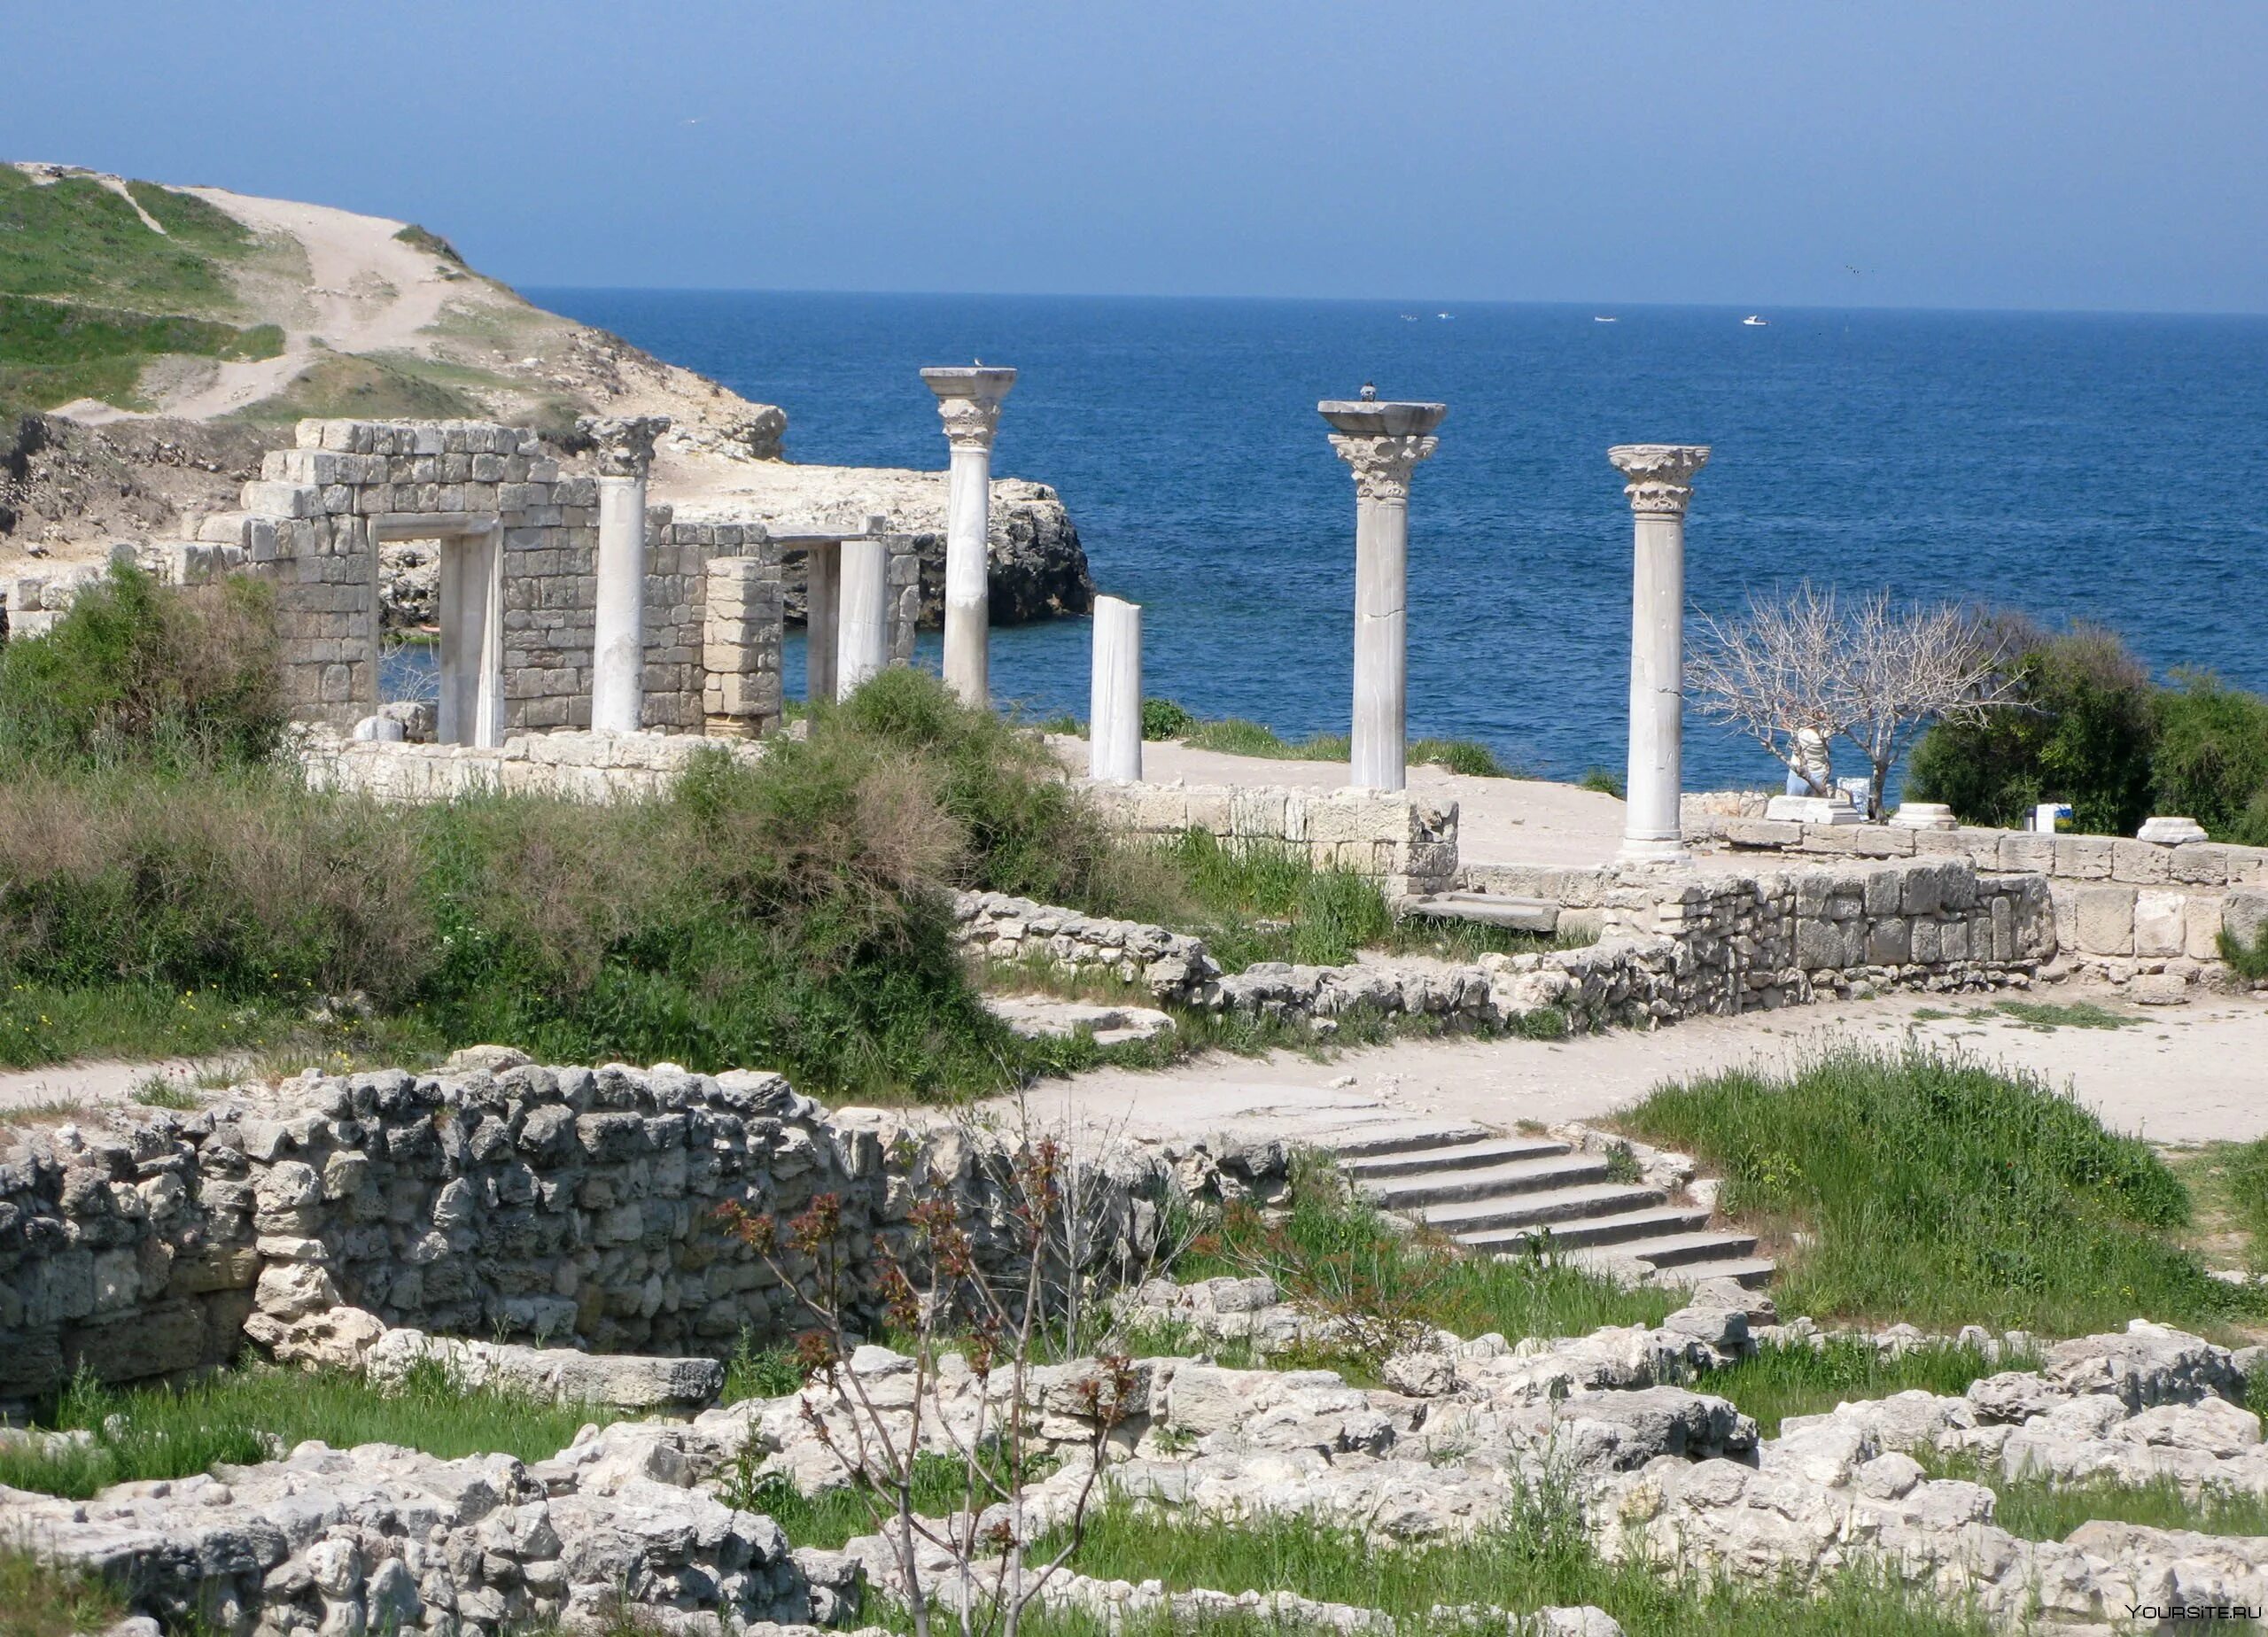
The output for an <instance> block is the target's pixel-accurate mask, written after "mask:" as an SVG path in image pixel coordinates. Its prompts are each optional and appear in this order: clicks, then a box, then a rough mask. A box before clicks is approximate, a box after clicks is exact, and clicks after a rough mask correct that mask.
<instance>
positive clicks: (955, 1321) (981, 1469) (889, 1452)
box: [718, 1139, 1137, 1637]
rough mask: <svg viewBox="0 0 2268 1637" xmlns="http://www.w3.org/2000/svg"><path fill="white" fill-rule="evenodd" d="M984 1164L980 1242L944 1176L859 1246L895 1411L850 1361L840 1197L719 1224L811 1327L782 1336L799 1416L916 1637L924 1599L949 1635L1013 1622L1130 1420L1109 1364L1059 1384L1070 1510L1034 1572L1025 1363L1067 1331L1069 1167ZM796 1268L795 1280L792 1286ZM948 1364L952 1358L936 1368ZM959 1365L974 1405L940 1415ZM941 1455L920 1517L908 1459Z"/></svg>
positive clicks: (1126, 1389) (913, 1462) (1033, 1386)
mask: <svg viewBox="0 0 2268 1637" xmlns="http://www.w3.org/2000/svg"><path fill="white" fill-rule="evenodd" d="M987 1158H989V1159H990V1160H991V1161H992V1162H993V1163H994V1164H995V1165H996V1166H997V1167H998V1170H997V1173H996V1176H995V1181H996V1182H997V1183H998V1185H999V1188H1000V1193H1001V1199H1000V1201H999V1208H998V1213H997V1220H996V1222H994V1223H992V1224H990V1226H991V1227H994V1228H997V1229H998V1230H1002V1231H1000V1232H999V1233H998V1237H996V1238H995V1240H994V1242H993V1243H992V1244H991V1245H990V1246H987V1247H980V1244H979V1237H978V1236H979V1233H980V1232H983V1231H985V1230H986V1227H987V1224H985V1223H983V1222H981V1221H973V1220H972V1219H971V1217H970V1214H969V1212H968V1210H967V1205H966V1203H965V1201H964V1199H962V1197H961V1195H960V1193H959V1191H958V1190H957V1189H956V1188H955V1187H954V1185H953V1181H952V1178H951V1177H950V1176H949V1175H944V1174H943V1173H939V1174H936V1175H930V1176H928V1177H927V1178H920V1177H913V1178H909V1181H910V1182H911V1183H913V1187H914V1190H915V1194H916V1198H915V1199H914V1201H913V1205H912V1207H911V1209H910V1211H909V1213H908V1220H909V1222H910V1224H911V1227H912V1230H913V1232H912V1237H911V1243H910V1245H908V1246H907V1248H906V1251H905V1253H899V1252H898V1251H897V1250H896V1249H894V1248H893V1247H892V1246H891V1245H890V1243H889V1238H888V1237H887V1236H883V1235H879V1234H877V1235H875V1236H874V1241H873V1252H872V1254H873V1256H874V1268H873V1270H872V1272H871V1273H870V1274H869V1275H868V1277H869V1278H870V1279H871V1280H872V1282H873V1284H874V1286H875V1287H877V1289H876V1293H877V1294H879V1296H880V1297H881V1299H882V1306H883V1309H884V1316H885V1318H886V1319H887V1322H888V1323H889V1327H890V1329H891V1330H892V1331H894V1332H896V1333H897V1336H898V1337H901V1338H904V1339H903V1340H902V1341H901V1342H900V1344H899V1345H900V1346H904V1347H905V1349H906V1350H907V1351H908V1353H909V1354H911V1363H912V1376H913V1382H912V1387H913V1391H912V1396H911V1399H910V1400H907V1401H904V1402H901V1401H900V1399H899V1396H898V1394H897V1393H894V1392H892V1393H882V1394H878V1393H877V1392H876V1390H875V1387H874V1385H873V1384H872V1383H870V1382H869V1380H868V1379H867V1378H866V1377H865V1376H863V1375H862V1374H861V1373H860V1372H859V1371H858V1369H855V1368H854V1367H853V1361H852V1354H854V1353H855V1352H856V1350H857V1347H858V1337H857V1335H856V1334H855V1333H854V1331H853V1328H852V1327H853V1321H852V1318H851V1312H852V1309H853V1308H854V1307H856V1306H858V1299H859V1292H858V1288H857V1287H858V1283H859V1281H858V1279H857V1278H855V1277H854V1275H853V1269H852V1262H851V1256H850V1244H851V1241H852V1239H853V1237H854V1236H853V1235H852V1234H851V1233H850V1231H849V1230H847V1227H846V1224H845V1222H844V1220H843V1202H842V1200H841V1199H840V1198H839V1197H838V1196H836V1195H834V1194H822V1195H820V1196H819V1197H818V1198H817V1199H814V1200H813V1201H812V1205H811V1207H810V1208H809V1209H808V1210H806V1211H804V1213H802V1214H800V1215H798V1216H796V1217H795V1218H793V1219H792V1220H791V1221H789V1222H788V1223H787V1224H786V1232H785V1233H784V1234H783V1233H781V1231H780V1228H779V1226H778V1225H777V1224H776V1223H775V1222H774V1220H773V1218H771V1217H769V1216H765V1215H759V1214H756V1213H754V1212H751V1211H748V1210H746V1209H744V1208H742V1207H741V1206H738V1205H737V1204H734V1203H731V1202H727V1203H726V1205H725V1206H723V1207H722V1208H721V1209H720V1211H719V1213H718V1214H719V1215H720V1216H721V1217H722V1218H723V1219H724V1223H725V1226H726V1230H727V1231H728V1232H730V1233H731V1234H732V1235H733V1237H735V1238H737V1239H739V1240H740V1241H741V1242H742V1244H744V1245H747V1246H748V1247H749V1248H750V1250H753V1251H754V1252H755V1253H757V1255H758V1256H759V1257H761V1258H762V1259H763V1261H765V1264H766V1265H767V1266H768V1267H770V1268H771V1269H772V1271H773V1274H774V1276H777V1277H778V1278H779V1279H780V1280H781V1283H782V1284H784V1285H785V1286H786V1287H787V1288H788V1290H789V1291H791V1292H795V1295H796V1299H797V1300H798V1301H799V1302H800V1303H801V1305H802V1306H803V1307H804V1311H805V1313H806V1315H808V1316H809V1318H810V1319H811V1320H812V1323H813V1328H812V1330H810V1331H806V1332H805V1333H804V1335H803V1336H801V1337H800V1338H798V1341H797V1355H798V1362H799V1363H800V1365H801V1366H802V1368H803V1369H804V1371H805V1372H806V1385H805V1387H804V1404H803V1418H804V1424H805V1425H807V1426H808V1427H810V1428H811V1430H812V1433H813V1435H814V1436H815V1437H816V1438H817V1439H819V1443H820V1444H821V1445H822V1446H823V1447H825V1448H826V1449H827V1452H828V1453H829V1454H830V1455H832V1456H833V1457H834V1458H835V1462H836V1463H837V1464H838V1465H839V1466H840V1468H841V1469H842V1470H843V1476H844V1477H845V1478H846V1479H847V1480H848V1481H849V1483H850V1488H851V1489H852V1491H853V1492H854V1493H856V1494H858V1496H859V1497H860V1499H861V1500H862V1501H864V1502H865V1503H866V1509H867V1512H868V1516H869V1517H870V1518H871V1520H872V1521H873V1523H874V1527H875V1529H876V1531H877V1532H879V1533H880V1534H881V1535H882V1538H883V1540H885V1541H886V1542H887V1543H888V1547H889V1553H890V1556H891V1560H892V1564H893V1567H894V1569H895V1571H896V1572H897V1576H898V1579H899V1585H900V1590H901V1591H902V1594H903V1595H904V1597H905V1605H906V1611H907V1613H908V1615H909V1616H910V1618H911V1619H912V1622H913V1631H914V1634H915V1637H930V1633H931V1629H932V1625H931V1618H932V1609H931V1604H932V1602H933V1601H936V1602H946V1603H948V1604H950V1605H951V1606H952V1607H953V1608H954V1610H956V1612H957V1613H958V1616H959V1630H960V1633H961V1637H1016V1633H1017V1632H1018V1630H1019V1628H1020V1626H1021V1623H1022V1620H1023V1617H1024V1615H1025V1614H1026V1612H1027V1611H1028V1610H1029V1609H1030V1608H1031V1606H1032V1604H1033V1603H1034V1602H1035V1601H1037V1599H1038V1598H1039V1596H1040V1595H1041V1594H1042V1592H1043V1591H1044V1590H1045V1587H1046V1586H1047V1584H1048V1582H1049V1581H1050V1580H1051V1579H1052V1578H1053V1577H1054V1576H1056V1575H1057V1574H1058V1573H1060V1572H1061V1571H1063V1570H1064V1566H1065V1564H1066V1563H1068V1561H1069V1559H1070V1557H1071V1555H1072V1554H1073V1553H1074V1552H1075V1551H1076V1550H1077V1548H1078V1546H1079V1542H1080V1540H1081V1539H1082V1538H1083V1535H1084V1529H1085V1525H1086V1520H1087V1516H1088V1512H1089V1509H1090V1505H1091V1501H1092V1500H1093V1498H1094V1495H1095V1493H1096V1486H1097V1485H1098V1483H1099V1479H1100V1477H1101V1473H1102V1469H1103V1466H1104V1464H1105V1459H1106V1455H1107V1448H1108V1446H1109V1444H1110V1440H1111V1437H1112V1434H1113V1433H1114V1432H1115V1431H1117V1429H1118V1428H1119V1427H1120V1426H1121V1425H1122V1424H1123V1423H1124V1422H1125V1420H1126V1418H1127V1416H1128V1415H1129V1414H1130V1411H1131V1408H1132V1404H1133V1401H1134V1398H1135V1393H1136V1388H1137V1378H1136V1376H1135V1373H1134V1370H1133V1369H1132V1367H1131V1364H1130V1362H1129V1361H1128V1360H1127V1359H1126V1357H1125V1356H1124V1355H1123V1354H1103V1355H1101V1356H1099V1357H1098V1358H1096V1359H1095V1360H1094V1361H1093V1362H1092V1363H1091V1367H1090V1368H1088V1369H1086V1370H1084V1372H1082V1373H1081V1374H1079V1375H1078V1377H1076V1379H1075V1380H1074V1381H1072V1382H1071V1383H1069V1384H1068V1408H1072V1409H1073V1410H1074V1412H1075V1413H1076V1416H1077V1417H1078V1418H1079V1419H1080V1420H1081V1421H1083V1422H1084V1424H1085V1426H1086V1428H1087V1433H1086V1437H1085V1438H1084V1445H1085V1447H1084V1451H1083V1453H1084V1455H1085V1457H1086V1462H1087V1465H1086V1470H1085V1471H1084V1475H1083V1477H1082V1480H1081V1482H1080V1484H1079V1486H1078V1488H1077V1490H1076V1493H1075V1494H1074V1495H1073V1496H1072V1497H1071V1500H1070V1503H1069V1509H1068V1519H1067V1520H1065V1525H1066V1526H1065V1534H1066V1538H1065V1540H1063V1543H1062V1544H1061V1546H1060V1548H1058V1549H1057V1550H1055V1551H1053V1552H1052V1553H1050V1554H1047V1555H1045V1557H1044V1558H1042V1559H1040V1560H1039V1561H1031V1560H1029V1559H1028V1557H1027V1556H1026V1553H1027V1548H1028V1545H1029V1537H1030V1533H1031V1532H1030V1530H1029V1527H1028V1525H1027V1518H1026V1511H1025V1494H1024V1492H1025V1489H1026V1486H1027V1485H1028V1483H1029V1481H1030V1479H1031V1478H1032V1477H1033V1476H1034V1467H1035V1465H1036V1464H1037V1456H1038V1452H1037V1450H1036V1449H1034V1448H1033V1447H1032V1445H1033V1443H1034V1441H1035V1440H1034V1434H1035V1432H1036V1431H1037V1424H1038V1421H1039V1415H1040V1408H1041V1405H1040V1400H1041V1396H1042V1393H1041V1386H1040V1384H1039V1383H1038V1382H1037V1381H1036V1380H1035V1379H1034V1370H1035V1369H1036V1368H1037V1355H1038V1354H1039V1353H1040V1351H1041V1349H1042V1348H1043V1347H1044V1346H1046V1345H1047V1341H1046V1337H1047V1332H1048V1331H1050V1329H1051V1328H1052V1326H1053V1325H1054V1324H1056V1323H1076V1315H1072V1314H1071V1313H1069V1312H1068V1311H1067V1310H1066V1308H1065V1307H1064V1305H1063V1301H1062V1296H1063V1292H1064V1290H1065V1288H1066V1286H1067V1285H1068V1287H1070V1288H1072V1289H1076V1285H1077V1283H1078V1278H1077V1276H1078V1268H1077V1265H1076V1260H1073V1259H1075V1258H1076V1256H1077V1254H1078V1253H1079V1252H1080V1250H1081V1248H1082V1245H1083V1240H1082V1238H1081V1237H1080V1230H1079V1229H1078V1228H1077V1226H1076V1224H1075V1222H1074V1220H1073V1219H1074V1217H1075V1215H1076V1210H1075V1208H1074V1206H1075V1201H1074V1200H1073V1199H1067V1193H1068V1192H1070V1191H1073V1190H1074V1189H1076V1186H1077V1184H1076V1183H1075V1182H1074V1181H1073V1180H1072V1179H1073V1178H1074V1177H1075V1176H1076V1172H1077V1170H1078V1168H1077V1166H1076V1164H1075V1163H1074V1162H1073V1161H1072V1160H1070V1159H1069V1157H1068V1154H1067V1152H1066V1150H1065V1149H1064V1147H1063V1146H1062V1145H1061V1144H1058V1143H1056V1142H1054V1141H1052V1140H1050V1139H1041V1140H1037V1141H1027V1142H1025V1143H1023V1144H1021V1145H1020V1146H1018V1147H1016V1148H1014V1150H1011V1151H1008V1152H1005V1153H1003V1152H998V1151H995V1152H994V1153H993V1154H991V1155H990V1156H987ZM982 1162H983V1161H980V1163H982ZM799 1273H800V1274H804V1275H805V1277H804V1279H802V1280H800V1281H799V1279H798V1277H797V1275H798V1274H799ZM1067 1276H1068V1277H1067ZM1051 1298H1052V1300H1051ZM951 1354H958V1355H959V1358H958V1362H957V1363H955V1364H951V1365H949V1364H948V1362H947V1360H948V1356H949V1355H951ZM964 1371H965V1374H966V1376H967V1377H973V1378H974V1380H975V1393H974V1394H973V1398H974V1402H973V1404H969V1405H967V1406H966V1407H965V1408H964V1411H963V1413H962V1414H961V1415H960V1416H948V1415H947V1414H946V1413H945V1402H944V1398H943V1397H942V1396H941V1393H940V1388H941V1385H942V1384H943V1383H944V1380H945V1379H946V1378H947V1377H951V1376H953V1375H955V1374H959V1373H962V1372H964ZM885 1400H887V1401H885ZM941 1459H942V1460H943V1461H944V1462H947V1463H949V1465H950V1468H951V1484H950V1487H951V1491H952V1492H953V1493H955V1494H956V1497H957V1499H958V1501H959V1505H958V1506H957V1507H956V1508H955V1509H954V1510H953V1511H952V1513H951V1516H949V1517H944V1518H932V1517H924V1516H922V1515H921V1513H920V1511H918V1510H917V1509H916V1506H915V1500H914V1493H915V1486H916V1483H917V1478H919V1476H920V1468H921V1466H922V1464H923V1463H924V1462H936V1461H939V1460H941ZM925 1548H926V1549H925ZM933 1555H939V1556H943V1557H944V1560H945V1561H946V1562H947V1563H949V1564H950V1565H951V1566H950V1569H949V1570H947V1571H945V1572H944V1574H943V1575H942V1577H941V1579H942V1580H943V1584H931V1583H925V1575H924V1571H923V1565H924V1563H925V1560H932V1558H933ZM941 1594H942V1595H941Z"/></svg>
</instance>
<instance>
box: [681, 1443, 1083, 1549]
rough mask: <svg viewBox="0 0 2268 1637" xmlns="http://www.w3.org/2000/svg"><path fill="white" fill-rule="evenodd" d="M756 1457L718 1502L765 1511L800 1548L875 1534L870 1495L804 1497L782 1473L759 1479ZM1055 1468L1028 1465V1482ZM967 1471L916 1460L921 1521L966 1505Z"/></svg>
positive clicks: (949, 1463) (994, 1459) (733, 1475)
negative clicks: (923, 1518)
mask: <svg viewBox="0 0 2268 1637" xmlns="http://www.w3.org/2000/svg"><path fill="white" fill-rule="evenodd" d="M1007 1465H1008V1463H1007V1462H1006V1459H1005V1458H1001V1457H999V1456H998V1455H994V1456H991V1457H989V1458H988V1460H987V1466H988V1468H989V1470H990V1473H991V1475H992V1476H993V1477H994V1478H1003V1477H1004V1476H1005V1474H1006V1470H1007ZM755 1466H756V1461H755V1457H754V1455H753V1454H752V1452H751V1453H750V1455H743V1457H742V1462H741V1463H740V1464H739V1465H738V1466H737V1467H736V1468H735V1469H734V1470H728V1471H726V1473H725V1474H724V1476H723V1478H721V1479H720V1480H719V1481H718V1486H717V1494H718V1500H720V1501H723V1502H724V1503H725V1504H726V1506H729V1507H731V1508H733V1509H734V1510H735V1511H741V1512H761V1513H763V1514H765V1516H766V1517H770V1518H771V1519H772V1521H773V1523H775V1524H777V1525H780V1527H781V1529H782V1530H784V1531H786V1532H787V1536H788V1540H789V1541H791V1542H792V1543H793V1544H795V1545H796V1546H804V1547H817V1548H822V1549H824V1550H827V1551H835V1550H838V1549H840V1548H841V1547H842V1545H843V1542H844V1541H846V1540H850V1538H851V1537H852V1536H853V1535H863V1534H872V1533H874V1529H875V1515H874V1506H875V1504H876V1503H877V1498H876V1497H874V1494H873V1493H872V1492H871V1491H861V1490H859V1489H858V1488H855V1487H853V1486H850V1485H848V1484H841V1485H837V1486H835V1487H833V1488H831V1489H823V1490H821V1491H819V1493H817V1494H815V1495H805V1494H804V1493H802V1492H801V1491H800V1490H798V1489H797V1488H796V1486H795V1483H794V1481H793V1480H792V1479H790V1478H788V1476H787V1474H785V1473H784V1472H767V1473H763V1474H758V1473H757V1471H756V1470H755ZM1025 1470H1026V1474H1027V1478H1026V1481H1027V1482H1037V1481H1038V1480H1039V1479H1040V1478H1045V1476H1046V1475H1047V1472H1048V1471H1049V1470H1052V1462H1050V1463H1046V1464H1042V1463H1038V1462H1026V1463H1025ZM968 1478H969V1475H968V1470H967V1467H966V1466H965V1465H963V1463H962V1462H960V1461H959V1459H958V1458H957V1457H954V1456H951V1455H935V1454H929V1455H916V1456H915V1457H914V1458H913V1484H912V1489H913V1495H912V1501H913V1509H914V1511H915V1512H916V1513H918V1514H919V1515H920V1516H921V1517H945V1516H947V1515H949V1514H950V1513H951V1512H954V1511H956V1510H959V1509H961V1508H963V1507H966V1506H967V1504H968V1500H969V1494H968ZM880 1504H882V1506H884V1507H885V1508H886V1509H887V1508H889V1507H894V1506H895V1504H896V1502H895V1501H894V1500H887V1499H885V1500H882V1501H880ZM977 1504H978V1506H979V1507H980V1508H981V1507H984V1506H989V1505H990V1504H991V1501H990V1494H989V1493H980V1495H979V1498H978V1501H977Z"/></svg>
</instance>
